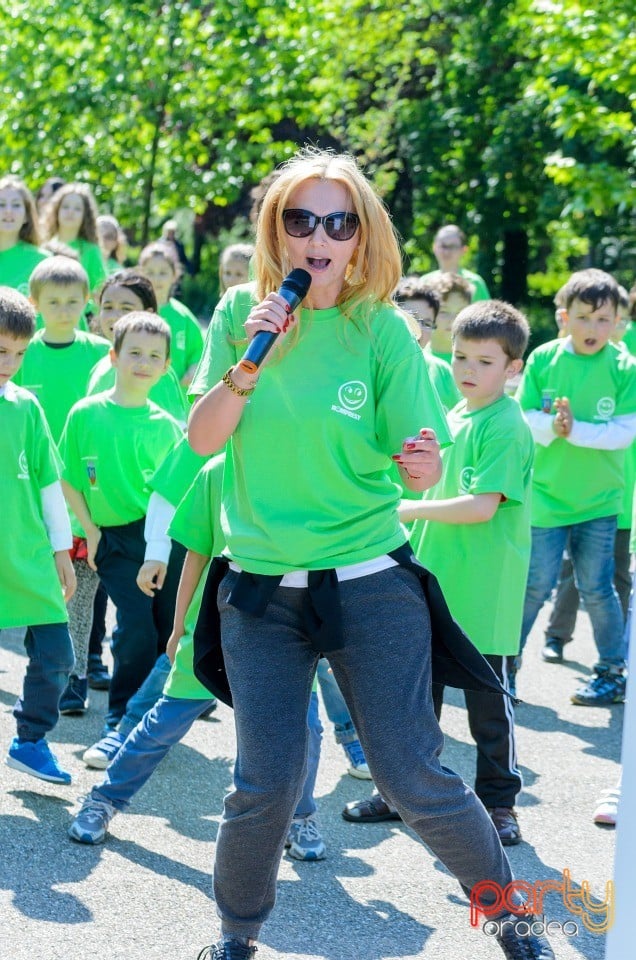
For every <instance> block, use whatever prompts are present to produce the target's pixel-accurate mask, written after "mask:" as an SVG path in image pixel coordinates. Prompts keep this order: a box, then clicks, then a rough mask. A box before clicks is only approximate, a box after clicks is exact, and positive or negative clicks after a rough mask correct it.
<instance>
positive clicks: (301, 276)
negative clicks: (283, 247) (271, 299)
mask: <svg viewBox="0 0 636 960" xmlns="http://www.w3.org/2000/svg"><path fill="white" fill-rule="evenodd" d="M310 286H311V274H310V273H307V271H306V270H302V269H301V268H300V267H298V268H297V269H296V270H292V271H291V273H288V274H287V276H286V277H285V279H284V280H283V282H282V283H281V286H280V292H281V293H283V290H289V292H290V293H293V294H294V295H295V296H296V297H297V298H298V301H299V302H300V301H301V300H304V299H305V297H306V296H307V292H308V290H309V288H310ZM284 295H285V294H284V293H283V296H284Z"/></svg>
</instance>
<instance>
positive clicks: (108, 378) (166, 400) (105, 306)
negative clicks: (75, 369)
mask: <svg viewBox="0 0 636 960" xmlns="http://www.w3.org/2000/svg"><path fill="white" fill-rule="evenodd" d="M98 305H99V313H98V315H97V318H96V328H97V330H98V331H99V333H100V334H101V336H102V337H105V339H106V340H108V341H109V342H110V343H112V342H113V328H114V326H115V323H116V322H117V320H119V318H120V317H123V316H125V314H127V313H130V312H131V311H132V310H146V311H148V312H150V313H156V312H157V298H156V297H155V292H154V289H153V286H152V284H151V282H150V280H148V278H147V277H145V276H144V275H143V274H141V273H139V271H137V270H118V271H117V272H116V273H113V274H111V275H110V277H108V279H107V280H105V281H104V283H103V285H102V288H101V290H100V291H99V295H98ZM114 385H115V369H114V367H113V365H112V363H111V362H110V356H108V355H107V356H105V357H102V359H101V360H100V361H99V362H98V363H96V364H95V366H94V367H93V369H92V371H91V375H90V377H89V381H88V388H87V390H86V393H87V395H88V396H91V395H92V394H95V393H102V391H104V390H110V389H111V388H112V387H113V386H114ZM149 399H150V400H152V401H153V403H156V404H157V406H158V407H161V408H162V409H163V410H167V411H168V413H170V414H172V416H173V417H174V418H175V420H178V421H179V422H180V423H181V422H182V423H183V424H184V426H185V423H186V420H187V412H186V404H185V397H184V396H183V390H182V389H181V385H180V383H179V378H178V376H177V374H176V373H175V370H174V367H173V366H172V364H170V366H169V367H168V369H167V370H166V372H165V373H164V374H163V376H162V377H159V380H158V381H157V383H156V384H155V385H154V387H153V388H152V390H151V391H150V394H149Z"/></svg>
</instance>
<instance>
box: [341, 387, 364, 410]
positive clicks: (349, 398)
mask: <svg viewBox="0 0 636 960" xmlns="http://www.w3.org/2000/svg"><path fill="white" fill-rule="evenodd" d="M338 400H339V401H340V403H341V404H342V406H343V407H346V409H347V410H359V409H360V407H363V406H364V405H365V403H366V402H367V388H366V384H364V383H363V382H362V380H349V382H348V383H343V384H342V386H341V387H340V389H339V390H338Z"/></svg>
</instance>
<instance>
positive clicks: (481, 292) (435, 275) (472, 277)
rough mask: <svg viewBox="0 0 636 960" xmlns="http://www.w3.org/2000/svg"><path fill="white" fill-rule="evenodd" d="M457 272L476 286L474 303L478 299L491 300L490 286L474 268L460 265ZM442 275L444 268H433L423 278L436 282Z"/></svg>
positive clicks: (429, 281)
mask: <svg viewBox="0 0 636 960" xmlns="http://www.w3.org/2000/svg"><path fill="white" fill-rule="evenodd" d="M456 272H457V273H458V275H459V276H460V277H463V278H464V280H468V282H469V283H472V285H473V287H474V288H475V293H474V294H473V303H475V301H476V300H490V293H489V292H488V287H487V286H486V281H485V280H484V279H483V277H480V276H479V274H478V273H473V271H472V270H466V269H465V268H464V267H459V268H458V270H457V271H456ZM441 276H443V271H442V270H432V271H431V272H430V273H425V274H424V276H423V277H422V280H424V281H426V282H428V283H435V281H436V280H439V278H440V277H441Z"/></svg>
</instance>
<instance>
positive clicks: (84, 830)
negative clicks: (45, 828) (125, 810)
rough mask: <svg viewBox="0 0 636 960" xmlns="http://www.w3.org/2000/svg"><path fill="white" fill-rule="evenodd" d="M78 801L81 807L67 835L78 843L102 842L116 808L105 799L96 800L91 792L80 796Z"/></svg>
mask: <svg viewBox="0 0 636 960" xmlns="http://www.w3.org/2000/svg"><path fill="white" fill-rule="evenodd" d="M80 801H81V804H82V807H81V809H80V810H79V812H78V813H76V814H75V817H74V819H73V823H72V824H71V825H70V827H69V828H68V835H69V837H70V838H71V840H76V841H77V842H78V843H89V844H96V843H103V842H104V840H105V839H106V834H107V833H108V824H109V823H110V821H111V820H112V819H113V817H114V816H115V814H116V813H117V810H116V808H115V807H114V806H113V805H112V803H109V802H108V801H107V800H98V799H97V797H93V796H92V794H89V795H88V796H87V797H80Z"/></svg>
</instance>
